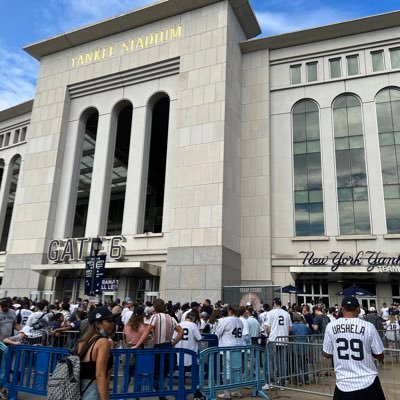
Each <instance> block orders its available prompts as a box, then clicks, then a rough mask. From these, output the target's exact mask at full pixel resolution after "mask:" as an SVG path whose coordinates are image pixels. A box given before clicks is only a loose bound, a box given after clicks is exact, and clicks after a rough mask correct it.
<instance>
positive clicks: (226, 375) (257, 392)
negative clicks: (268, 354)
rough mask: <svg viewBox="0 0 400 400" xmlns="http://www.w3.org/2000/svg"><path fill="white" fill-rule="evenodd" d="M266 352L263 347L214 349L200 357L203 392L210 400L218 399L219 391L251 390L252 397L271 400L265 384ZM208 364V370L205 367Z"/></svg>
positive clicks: (202, 353) (204, 352)
mask: <svg viewBox="0 0 400 400" xmlns="http://www.w3.org/2000/svg"><path fill="white" fill-rule="evenodd" d="M264 353H265V349H263V348H261V347H260V346H253V345H252V346H234V347H214V348H208V349H206V350H203V351H202V352H201V353H200V355H199V358H200V360H199V361H200V362H199V364H200V373H199V376H200V384H199V388H200V390H201V391H202V392H203V393H204V394H205V395H206V396H207V400H214V399H216V393H217V391H221V390H232V389H237V388H242V387H251V389H252V396H259V397H263V398H265V399H268V397H267V396H266V394H265V393H264V391H263V390H262V385H263V383H265V379H263V377H262V376H263V374H262V373H261V360H262V359H263V356H264ZM206 365H208V371H206V370H205V366H206Z"/></svg>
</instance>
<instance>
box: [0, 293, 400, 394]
mask: <svg viewBox="0 0 400 400" xmlns="http://www.w3.org/2000/svg"><path fill="white" fill-rule="evenodd" d="M277 310H278V311H279V312H278V313H277V312H276V311H277ZM358 312H359V314H358V315H357V317H358V319H360V320H365V321H368V322H371V323H372V324H373V325H374V326H375V328H376V329H377V330H379V331H380V333H381V338H383V339H384V341H385V342H386V347H389V348H396V347H397V346H398V343H399V341H398V338H399V334H398V333H399V328H400V327H399V321H398V315H399V307H398V305H396V304H393V305H392V307H390V308H389V307H387V306H386V305H385V304H383V305H382V308H381V310H379V312H378V311H377V310H375V309H374V308H370V309H369V310H367V312H363V310H362V309H361V307H360V306H359V307H358ZM275 314H279V316H278V318H277V319H276V318H274V315H275ZM1 317H2V318H1ZM340 317H341V310H340V309H339V307H337V306H335V307H331V308H329V309H327V310H326V309H324V308H323V307H322V305H316V306H314V307H313V308H311V307H310V305H300V306H297V305H295V304H290V305H288V306H287V307H285V306H282V304H281V302H280V300H279V299H274V301H273V304H272V307H270V306H269V305H268V304H265V305H264V306H263V309H262V310H261V311H260V312H259V313H257V312H256V311H255V310H254V308H253V307H252V305H251V304H247V305H246V306H243V307H235V306H231V305H228V304H226V305H223V304H222V303H221V302H218V303H216V304H215V306H214V307H213V306H212V305H211V302H210V301H209V300H207V299H206V300H205V301H204V302H203V303H202V304H199V303H197V302H192V303H191V304H188V303H187V304H183V305H180V304H175V305H173V304H172V303H171V302H168V303H165V302H164V301H163V300H161V299H157V300H156V301H155V302H154V303H153V304H151V303H146V304H141V303H139V302H134V301H132V300H131V299H129V298H127V299H125V300H124V301H123V302H122V303H119V302H118V301H117V302H109V303H108V304H107V305H105V306H104V305H102V304H97V305H96V306H95V305H92V304H90V301H89V300H87V299H84V300H82V299H78V301H77V302H66V301H64V302H59V301H57V300H56V301H55V302H54V304H48V303H47V302H46V301H39V302H37V303H36V304H32V303H31V301H30V300H29V299H27V298H22V299H19V298H13V299H10V298H3V299H1V300H0V335H1V337H0V339H1V340H2V342H3V343H6V344H10V345H13V344H19V343H32V342H34V343H41V344H52V345H53V346H58V347H63V346H66V345H67V346H70V347H71V346H72V345H75V344H76V345H77V348H78V351H80V350H82V348H83V347H84V346H85V345H87V344H89V343H90V342H91V341H92V340H93V339H97V340H95V341H93V343H90V349H89V351H88V352H87V353H86V354H85V357H83V358H82V361H81V362H82V363H87V364H85V365H86V366H87V367H88V368H83V370H84V371H86V372H85V373H84V375H85V376H84V377H82V376H81V378H82V382H83V383H82V384H84V385H85V388H84V389H86V391H85V396H86V397H83V398H84V399H97V398H98V399H101V400H103V399H107V398H108V397H107V393H108V382H109V379H110V377H111V373H110V371H111V365H110V364H111V357H110V350H111V349H112V348H115V347H124V346H127V347H130V348H133V349H145V348H154V347H155V348H157V347H161V348H163V347H164V348H170V347H173V346H175V347H177V348H186V349H190V350H194V351H198V343H199V342H200V341H201V339H202V334H205V333H212V334H215V335H216V336H217V337H218V341H219V346H220V347H230V346H242V345H250V344H251V343H252V339H251V338H257V339H256V340H257V343H258V342H260V341H264V340H266V341H267V342H268V341H269V342H270V343H273V342H274V341H276V340H282V341H285V340H289V339H282V338H285V337H289V333H290V334H291V335H293V338H296V337H300V336H304V335H306V336H309V335H313V334H314V335H315V334H324V333H325V330H326V327H327V325H328V323H329V322H334V321H337V319H339V318H340ZM328 319H329V321H328ZM13 330H17V331H18V332H15V331H14V332H13ZM69 331H75V332H79V337H78V334H77V333H73V334H72V333H68V334H67V335H65V334H66V333H67V332H69ZM116 331H117V332H118V331H119V332H118V333H117V334H116ZM11 332H13V333H16V334H12V333H11ZM72 335H74V336H72ZM266 338H268V339H266ZM253 341H254V339H253ZM275 353H276V352H274V351H270V352H269V354H270V357H271V360H270V362H271V364H270V365H274V366H275V365H276V364H275V361H276V360H272V358H273V357H275V358H276V356H277V355H276V354H275ZM282 353H283V352H282ZM278 356H279V355H278ZM281 361H282V362H281V363H279V364H280V367H279V368H284V367H282V365H284V364H285V363H284V362H283V360H281ZM188 362H189V361H188ZM226 363H229V358H228V359H227V360H226ZM104 365H107V368H103V366H104ZM185 366H186V364H185ZM271 369H272V368H271ZM228 370H229V368H228ZM88 371H89V372H88ZM286 372H287V371H286ZM286 372H285V373H286ZM282 374H284V373H282ZM282 374H281V375H282ZM86 375H87V376H86ZM303 375H305V374H303ZM268 378H269V379H267V383H266V384H265V385H264V389H265V390H268V389H270V384H269V383H268V382H271V381H272V378H271V376H269V377H268ZM228 379H229V377H228ZM304 383H305V384H307V381H306V380H305V382H304ZM280 384H281V386H284V382H281V383H280ZM0 397H2V398H6V393H5V391H1V392H0ZM195 397H197V398H201V397H203V396H202V395H201V393H196V396H195ZM219 397H220V398H222V399H224V398H225V399H228V398H231V397H241V393H240V391H237V392H235V391H233V392H230V391H228V390H227V391H225V392H223V393H221V394H220V395H219Z"/></svg>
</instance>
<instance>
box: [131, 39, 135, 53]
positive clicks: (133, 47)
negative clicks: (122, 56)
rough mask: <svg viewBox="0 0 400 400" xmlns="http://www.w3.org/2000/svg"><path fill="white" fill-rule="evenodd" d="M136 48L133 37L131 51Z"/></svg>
mask: <svg viewBox="0 0 400 400" xmlns="http://www.w3.org/2000/svg"><path fill="white" fill-rule="evenodd" d="M134 50H135V39H131V51H134Z"/></svg>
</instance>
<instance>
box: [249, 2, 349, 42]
mask: <svg viewBox="0 0 400 400" xmlns="http://www.w3.org/2000/svg"><path fill="white" fill-rule="evenodd" d="M256 15H257V19H258V22H259V23H260V25H261V29H262V32H263V36H264V35H276V34H280V33H286V32H293V31H298V30H301V29H306V28H313V27H316V26H321V25H326V24H330V23H335V22H340V21H344V20H348V19H351V18H352V16H351V15H350V14H346V13H345V12H342V11H340V10H335V9H331V8H321V9H317V10H313V11H310V10H303V11H300V10H296V11H294V10H293V9H292V10H290V11H288V12H268V11H262V12H256Z"/></svg>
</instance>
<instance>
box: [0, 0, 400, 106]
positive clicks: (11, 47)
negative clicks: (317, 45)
mask: <svg viewBox="0 0 400 400" xmlns="http://www.w3.org/2000/svg"><path fill="white" fill-rule="evenodd" d="M186 1H191V0H186ZM154 2H155V1H154V0H0V110H3V109H6V108H9V107H12V106H14V105H16V104H20V103H22V102H24V101H27V100H30V99H32V98H33V97H34V91H35V86H36V78H37V74H38V67H39V63H38V61H36V60H34V59H33V58H32V57H30V56H29V55H28V54H27V53H25V52H24V51H23V50H22V47H24V46H26V45H27V44H31V43H33V42H36V41H40V40H44V39H46V38H49V37H52V36H56V35H59V34H62V33H64V32H67V31H71V30H73V29H76V28H79V27H81V26H83V25H86V24H90V23H93V22H96V21H100V20H102V19H106V18H109V17H112V16H115V15H118V14H121V13H124V12H127V11H130V10H133V9H135V8H139V7H142V6H145V5H148V4H151V3H154ZM250 4H251V5H252V7H253V9H254V11H255V13H256V16H257V19H258V21H259V23H260V26H261V29H262V34H261V35H260V37H264V36H271V35H277V34H280V33H287V32H292V31H296V30H301V29H305V28H311V27H315V26H321V25H326V24H330V23H335V22H341V21H345V20H350V19H355V18H361V17H364V16H368V15H374V14H381V13H385V12H389V11H394V10H398V9H400V2H399V1H398V0H346V1H344V0H286V1H285V0H250Z"/></svg>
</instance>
